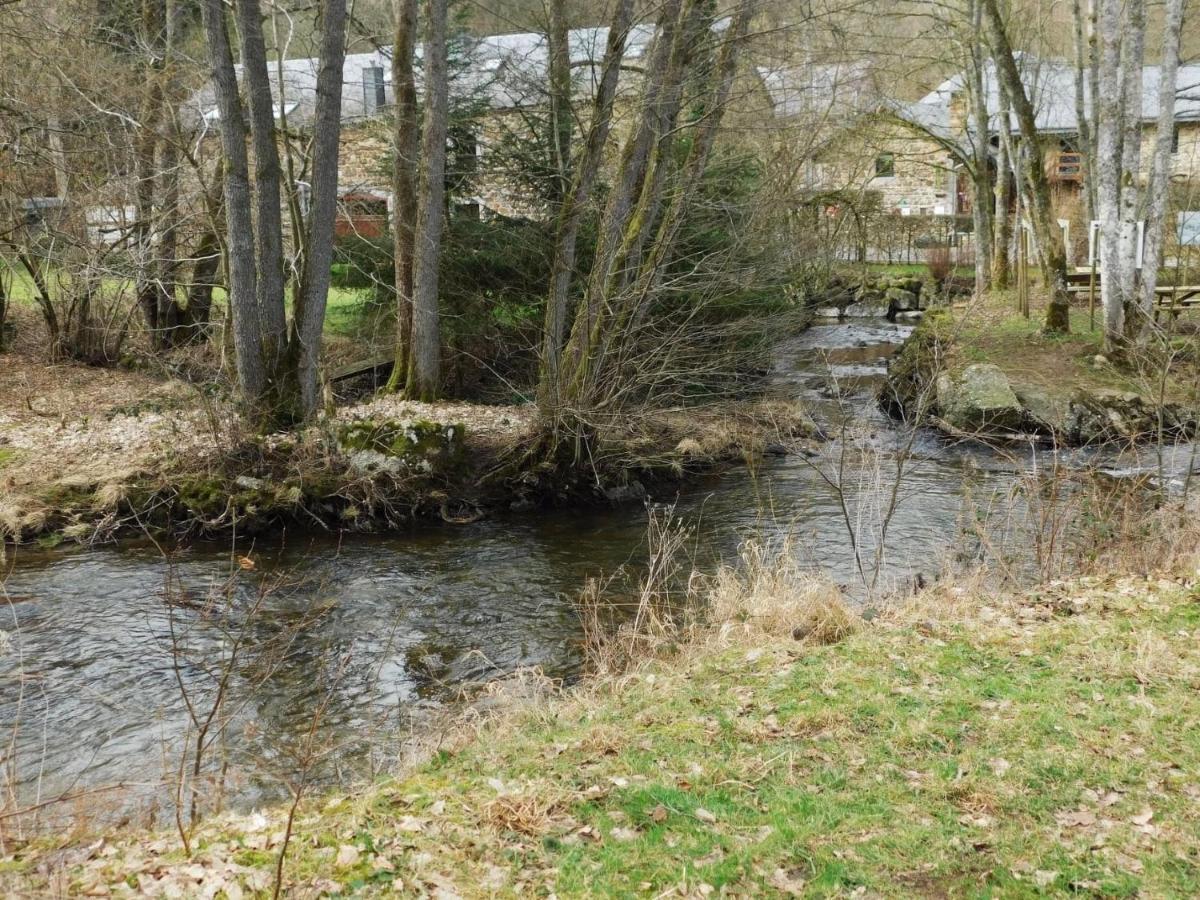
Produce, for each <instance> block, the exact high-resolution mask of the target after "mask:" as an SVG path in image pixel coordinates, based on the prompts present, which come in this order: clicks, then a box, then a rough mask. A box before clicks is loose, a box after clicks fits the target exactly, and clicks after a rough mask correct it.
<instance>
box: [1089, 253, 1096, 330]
mask: <svg viewBox="0 0 1200 900" xmlns="http://www.w3.org/2000/svg"><path fill="white" fill-rule="evenodd" d="M1088 322H1089V324H1088V331H1095V330H1096V254H1095V253H1093V254H1092V271H1091V274H1089V275H1088Z"/></svg>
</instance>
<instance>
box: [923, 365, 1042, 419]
mask: <svg viewBox="0 0 1200 900" xmlns="http://www.w3.org/2000/svg"><path fill="white" fill-rule="evenodd" d="M937 405H938V411H939V412H940V414H941V418H942V419H943V420H944V421H945V422H946V423H948V424H949V425H950V426H951V427H953V428H955V429H958V430H959V431H967V432H985V433H986V432H994V431H1009V432H1017V431H1020V430H1021V429H1022V426H1023V425H1024V421H1025V410H1024V409H1023V408H1022V406H1021V401H1019V400H1018V399H1017V395H1016V393H1014V392H1013V389H1012V385H1011V384H1009V381H1008V377H1007V376H1006V375H1005V374H1004V372H1002V371H1001V370H1000V368H999V367H998V366H994V365H991V364H987V363H977V364H975V365H970V366H967V367H966V368H965V369H963V370H962V371H961V372H959V373H958V374H957V375H951V374H949V373H946V372H943V373H942V374H941V375H939V376H938V379H937Z"/></svg>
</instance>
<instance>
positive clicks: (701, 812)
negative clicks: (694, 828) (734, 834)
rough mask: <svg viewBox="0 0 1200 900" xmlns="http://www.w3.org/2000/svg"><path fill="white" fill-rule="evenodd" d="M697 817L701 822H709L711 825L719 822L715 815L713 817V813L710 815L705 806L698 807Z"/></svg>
mask: <svg viewBox="0 0 1200 900" xmlns="http://www.w3.org/2000/svg"><path fill="white" fill-rule="evenodd" d="M695 816H696V818H697V819H699V820H700V821H701V822H707V823H708V824H710V825H712V824H713V823H715V822H716V821H717V817H716V816H715V815H713V814H712V813H710V812H709V811H708V810H707V809H705V808H704V807H703V806H697V807H696V812H695Z"/></svg>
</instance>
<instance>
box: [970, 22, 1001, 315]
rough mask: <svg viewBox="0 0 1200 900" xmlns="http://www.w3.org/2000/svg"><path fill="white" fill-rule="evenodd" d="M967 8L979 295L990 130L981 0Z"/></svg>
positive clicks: (985, 263) (985, 277)
mask: <svg viewBox="0 0 1200 900" xmlns="http://www.w3.org/2000/svg"><path fill="white" fill-rule="evenodd" d="M969 9H970V14H971V30H970V37H969V39H968V40H969V53H968V66H967V74H968V79H967V83H968V92H967V93H968V95H969V98H970V102H971V156H972V162H973V165H972V167H971V181H972V185H973V193H974V202H973V203H972V204H971V217H972V220H973V223H974V226H975V292H976V293H977V294H982V293H983V292H984V291H986V290H987V289H988V287H990V285H991V279H992V214H991V211H992V203H991V201H992V179H991V173H990V171H989V168H990V165H991V161H990V156H991V140H990V135H991V130H990V127H989V120H988V108H987V95H986V93H985V85H984V62H985V60H986V59H987V53H986V51H985V49H984V42H983V27H982V26H983V6H982V0H970V6H969ZM1005 124H1007V123H1005Z"/></svg>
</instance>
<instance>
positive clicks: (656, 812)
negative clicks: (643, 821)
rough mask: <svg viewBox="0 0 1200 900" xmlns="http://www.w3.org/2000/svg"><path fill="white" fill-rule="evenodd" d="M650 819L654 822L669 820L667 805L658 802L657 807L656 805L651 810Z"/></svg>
mask: <svg viewBox="0 0 1200 900" xmlns="http://www.w3.org/2000/svg"><path fill="white" fill-rule="evenodd" d="M650 820H651V821H652V822H665V821H667V808H666V807H665V806H663V805H662V804H661V803H660V804H658V806H656V807H654V809H652V810H650Z"/></svg>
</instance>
